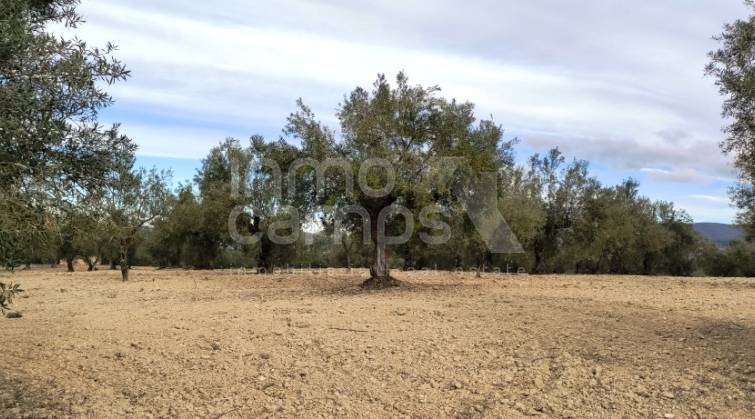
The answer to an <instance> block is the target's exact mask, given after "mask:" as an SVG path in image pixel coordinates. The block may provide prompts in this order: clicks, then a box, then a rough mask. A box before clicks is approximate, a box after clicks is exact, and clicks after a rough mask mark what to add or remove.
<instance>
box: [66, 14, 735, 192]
mask: <svg viewBox="0 0 755 419" xmlns="http://www.w3.org/2000/svg"><path fill="white" fill-rule="evenodd" d="M81 11H82V13H83V14H84V16H85V18H87V20H88V22H87V23H86V24H85V25H83V26H82V27H81V28H80V30H79V32H78V33H79V34H80V36H81V37H82V38H83V39H86V40H88V41H90V42H92V43H94V44H104V43H105V42H107V41H113V42H114V43H116V44H118V45H120V47H121V50H120V51H119V53H118V56H119V57H120V58H122V59H123V61H124V62H125V63H126V64H127V65H128V66H129V67H130V68H131V69H132V70H133V78H132V79H131V80H129V81H128V82H127V83H125V84H119V85H117V86H116V87H115V88H114V89H113V93H114V95H115V97H116V99H118V100H120V102H119V105H118V109H119V110H120V111H119V115H121V114H128V112H129V110H132V109H138V110H140V111H143V112H148V113H153V114H160V115H171V116H172V117H173V118H172V120H171V122H170V124H171V125H170V126H166V125H165V124H163V123H162V122H161V121H160V120H159V119H154V118H153V119H150V120H149V121H143V120H139V117H137V116H134V117H133V118H134V121H126V122H127V124H126V127H125V128H127V129H135V130H136V131H134V132H127V133H129V134H131V135H132V136H133V137H134V138H135V139H136V140H137V142H138V143H139V144H140V145H141V150H140V153H142V154H145V155H146V154H153V155H154V154H158V155H173V156H189V155H190V156H193V157H199V156H202V155H204V154H205V153H206V150H207V149H208V148H209V147H210V146H212V145H213V144H215V143H216V142H217V141H219V140H221V139H222V138H224V137H225V136H226V135H241V133H239V132H222V131H223V129H221V128H219V127H222V126H231V127H234V131H236V129H237V128H239V127H243V128H244V129H248V132H245V133H243V134H244V135H243V136H244V137H246V136H248V135H250V134H253V133H258V132H262V133H265V134H268V135H270V134H271V133H273V135H275V134H274V133H277V132H278V131H277V130H279V129H280V128H281V127H282V126H283V124H284V122H285V117H286V116H287V114H288V113H289V112H290V111H292V110H293V105H294V101H295V100H296V98H298V97H302V98H304V100H305V102H306V103H308V104H309V105H310V106H311V107H312V108H313V109H314V110H315V111H316V112H317V113H318V115H319V116H320V117H321V118H323V119H324V120H325V121H326V122H327V123H330V124H334V123H335V120H334V114H335V111H336V107H337V104H338V102H340V101H341V99H342V97H343V94H345V93H347V92H348V91H350V90H351V89H352V88H353V87H354V86H357V85H361V86H368V85H369V84H370V83H371V82H372V81H373V80H374V77H375V75H376V74H377V73H378V72H382V73H386V74H388V75H393V74H395V73H396V72H398V71H399V70H406V71H407V73H408V75H409V76H410V78H411V80H412V81H414V82H417V83H422V84H425V85H434V84H439V85H440V86H441V87H443V89H444V93H443V94H444V95H446V96H450V97H456V98H457V99H460V100H470V101H472V102H475V103H476V104H477V105H478V111H477V113H478V115H479V116H481V117H487V116H488V115H491V114H492V115H493V116H494V118H495V120H496V121H497V122H498V123H500V124H502V125H503V126H504V128H506V129H507V130H508V131H509V132H510V133H513V134H515V135H519V136H520V137H521V138H522V139H523V141H524V143H525V144H526V145H528V146H530V147H532V148H535V149H542V148H546V147H552V146H557V145H558V146H560V147H561V149H562V150H564V151H565V152H567V153H568V154H569V155H572V156H576V157H579V158H587V159H591V160H596V161H599V162H603V163H606V164H608V165H611V166H613V167H617V168H620V169H622V170H635V171H637V170H641V169H643V168H646V169H651V170H650V171H647V170H646V171H645V173H646V174H647V175H648V177H649V178H650V179H651V180H654V181H659V182H687V183H695V182H698V183H701V184H705V183H710V182H715V181H728V180H729V179H730V178H731V177H732V175H731V168H730V165H729V161H728V160H727V158H725V157H724V156H722V155H721V153H720V151H719V150H718V145H717V144H718V142H719V141H720V139H721V133H720V126H721V125H723V123H722V120H721V118H720V98H719V97H718V93H717V91H716V89H715V87H714V86H713V81H712V80H708V79H705V78H704V77H703V74H702V70H703V67H704V65H705V63H706V61H707V57H706V53H707V52H708V51H709V50H711V49H712V48H715V45H716V44H715V42H714V41H712V40H711V36H712V35H713V34H715V33H717V32H720V30H721V26H722V25H723V23H725V22H729V21H731V20H733V19H734V18H736V17H740V16H744V15H745V13H746V9H745V8H744V6H743V5H741V4H739V2H738V1H734V2H731V3H722V2H693V3H690V2H688V1H685V0H668V1H664V2H656V1H652V0H644V1H641V2H639V3H637V2H634V3H631V4H630V3H621V2H606V1H604V0H585V1H583V2H580V3H579V4H575V3H573V2H553V1H549V0H512V1H504V2H500V1H495V0H471V1H470V0H467V1H459V0H437V1H431V0H418V1H415V2H406V1H400V0H385V1H381V2H371V3H365V2H353V1H347V0H281V1H277V2H262V3H260V2H257V3H253V4H250V3H249V2H244V1H241V0H226V1H223V2H184V1H178V0H162V1H154V0H131V1H127V2H115V1H114V0H97V1H94V0H85V1H84V3H83V5H82V8H81ZM181 119H183V120H185V121H187V124H186V126H181V122H180V120H181ZM128 122H131V123H130V124H129V123H128ZM203 124H206V125H208V126H212V127H213V128H211V129H206V130H202V129H200V130H196V129H194V128H193V127H195V126H201V125H203ZM132 126H133V127H136V128H132ZM272 127H277V128H276V129H273V128H272ZM171 133H173V135H170V134H171ZM158 139H160V140H158ZM157 141H159V142H157ZM156 142H157V143H156ZM186 144H189V145H188V146H187V145H186ZM656 168H659V169H656Z"/></svg>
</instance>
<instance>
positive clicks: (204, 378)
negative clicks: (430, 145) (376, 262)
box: [0, 268, 755, 418]
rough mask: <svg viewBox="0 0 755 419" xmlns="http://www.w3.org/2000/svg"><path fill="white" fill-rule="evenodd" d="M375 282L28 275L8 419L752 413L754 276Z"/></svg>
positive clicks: (12, 331)
mask: <svg viewBox="0 0 755 419" xmlns="http://www.w3.org/2000/svg"><path fill="white" fill-rule="evenodd" d="M365 276H366V272H363V271H355V272H353V273H346V272H345V271H343V270H330V271H329V272H328V273H327V274H326V273H325V272H324V271H320V272H319V273H318V274H313V273H294V274H276V275H240V274H238V273H237V272H232V271H214V272H213V271H211V272H202V271H181V270H164V271H156V270H153V269H149V268H143V269H137V270H136V271H134V272H132V278H131V281H130V282H128V283H122V282H120V281H119V280H118V273H116V272H113V271H99V272H91V273H88V272H77V273H73V274H69V273H65V272H62V271H58V270H51V269H41V268H40V269H32V270H31V271H26V272H19V273H17V274H16V275H15V276H14V278H12V279H13V281H15V282H20V283H21V284H22V285H23V287H24V288H25V289H26V290H27V293H26V295H24V297H22V298H19V299H17V300H16V303H15V308H16V309H18V310H19V311H20V312H21V313H22V314H23V318H21V319H6V318H3V319H0V324H1V325H2V328H0V330H1V331H2V350H3V354H2V365H3V367H2V369H0V417H9V418H15V417H34V418H36V417H129V418H136V417H181V418H189V417H201V418H221V417H222V418H253V417H292V416H295V417H426V418H438V417H505V418H516V417H532V416H535V417H537V416H542V417H559V418H570V417H573V418H590V417H591V418H607V417H611V418H614V417H615V418H624V417H626V418H664V417H665V418H672V417H674V418H701V417H705V418H748V417H755V280H744V279H717V280H714V279H675V278H645V277H618V276H614V277H610V276H603V277H597V276H595V277H591V276H542V277H535V276H507V275H502V274H486V275H483V278H481V279H477V278H475V277H474V274H452V273H425V272H415V273H397V276H398V277H399V279H401V280H404V281H405V282H406V286H405V287H403V288H400V289H393V290H387V291H373V292H363V291H361V290H360V289H359V288H358V286H357V285H358V283H359V282H360V281H361V280H362V279H363V278H365ZM8 279H9V278H8V276H4V277H3V280H4V281H7V280H8Z"/></svg>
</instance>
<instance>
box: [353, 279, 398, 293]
mask: <svg viewBox="0 0 755 419" xmlns="http://www.w3.org/2000/svg"><path fill="white" fill-rule="evenodd" d="M401 284H402V282H401V281H399V280H398V279H396V278H394V277H392V276H371V277H369V278H368V279H367V280H365V281H364V282H362V285H361V286H362V288H363V289H366V290H383V289H387V288H394V287H400V286H401Z"/></svg>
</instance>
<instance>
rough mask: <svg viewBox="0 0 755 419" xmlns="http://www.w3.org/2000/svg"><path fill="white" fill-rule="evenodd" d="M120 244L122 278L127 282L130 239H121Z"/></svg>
mask: <svg viewBox="0 0 755 419" xmlns="http://www.w3.org/2000/svg"><path fill="white" fill-rule="evenodd" d="M120 244H121V246H120V257H121V260H120V264H121V279H122V280H123V281H124V282H125V281H128V271H129V266H128V248H129V244H130V243H129V240H128V239H121V241H120Z"/></svg>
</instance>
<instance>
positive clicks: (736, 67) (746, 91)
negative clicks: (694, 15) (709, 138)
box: [706, 0, 755, 238]
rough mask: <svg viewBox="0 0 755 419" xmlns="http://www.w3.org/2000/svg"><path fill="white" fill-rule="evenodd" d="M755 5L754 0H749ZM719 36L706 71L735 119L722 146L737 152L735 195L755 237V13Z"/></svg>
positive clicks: (742, 219)
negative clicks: (713, 80)
mask: <svg viewBox="0 0 755 419" xmlns="http://www.w3.org/2000/svg"><path fill="white" fill-rule="evenodd" d="M746 3H747V4H748V5H749V6H753V4H754V3H753V2H752V1H751V0H748V1H746ZM715 39H716V40H717V41H718V42H719V43H720V48H719V49H718V50H716V51H713V52H711V53H710V54H709V55H710V63H709V64H708V65H707V67H706V73H707V74H708V75H710V76H712V77H714V78H715V80H716V85H717V86H718V88H719V91H720V93H721V95H722V96H724V103H723V111H722V113H723V116H724V117H725V118H727V119H728V120H730V121H731V123H730V124H729V125H728V126H726V127H725V128H724V133H725V134H726V139H725V140H724V141H723V142H722V143H721V148H722V150H723V151H724V152H725V153H727V154H733V155H734V165H735V167H736V168H737V170H738V172H739V180H740V182H739V184H738V185H737V186H736V187H734V188H733V190H732V196H733V198H734V201H735V203H736V204H737V206H738V207H739V208H740V210H741V213H740V222H741V224H743V225H744V226H745V227H746V228H747V231H748V233H749V236H750V238H753V237H755V106H753V104H755V60H754V59H753V57H755V15H751V16H749V17H747V18H745V19H740V20H737V21H735V22H733V23H729V24H726V25H725V26H724V30H723V33H721V34H720V35H718V36H716V37H715Z"/></svg>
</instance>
